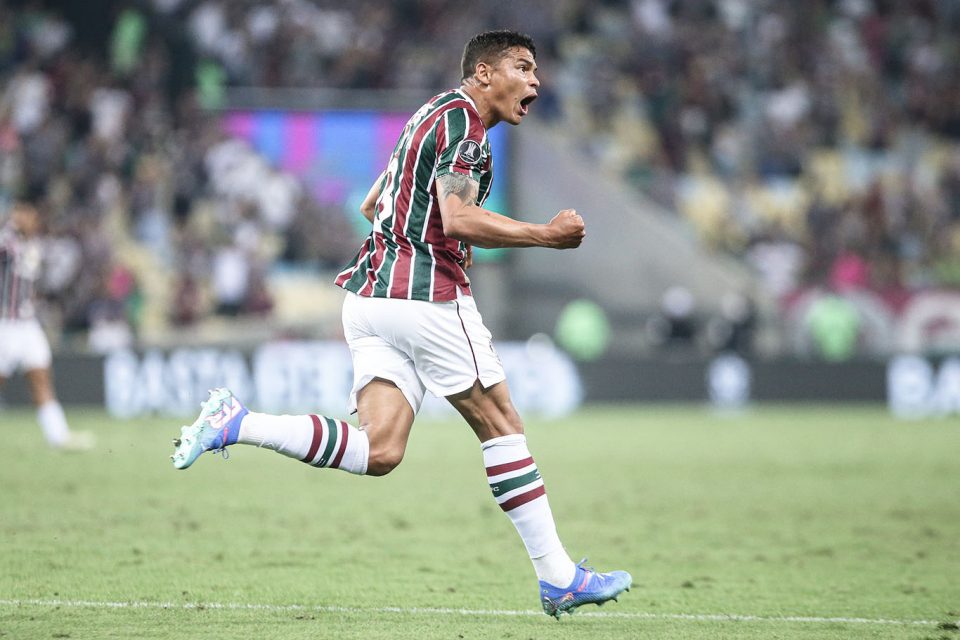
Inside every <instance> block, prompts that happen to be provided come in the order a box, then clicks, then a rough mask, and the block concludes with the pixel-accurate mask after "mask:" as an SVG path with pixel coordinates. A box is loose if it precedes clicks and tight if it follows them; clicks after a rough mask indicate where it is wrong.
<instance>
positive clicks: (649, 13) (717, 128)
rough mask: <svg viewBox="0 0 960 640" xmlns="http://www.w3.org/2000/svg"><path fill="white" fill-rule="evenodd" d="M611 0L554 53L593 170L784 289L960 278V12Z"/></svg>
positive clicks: (950, 7)
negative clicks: (603, 170) (683, 220)
mask: <svg viewBox="0 0 960 640" xmlns="http://www.w3.org/2000/svg"><path fill="white" fill-rule="evenodd" d="M604 4H605V5H606V8H605V9H599V10H596V11H590V12H585V13H584V14H583V18H584V23H585V24H583V25H582V27H581V28H579V29H576V28H575V29H573V30H571V31H570V33H569V35H567V36H566V37H565V38H564V39H563V41H562V42H561V44H560V54H561V58H562V60H563V65H562V68H563V76H564V82H563V83H561V86H563V87H564V96H563V99H562V104H563V106H564V116H565V121H566V122H567V123H579V130H578V132H577V135H578V136H579V137H580V139H581V140H582V141H583V144H584V145H585V146H586V147H587V148H588V149H589V150H590V153H591V154H592V155H593V156H594V157H596V159H597V160H598V161H599V162H602V163H604V164H605V165H606V166H607V167H608V168H609V169H610V170H611V171H613V172H615V173H617V174H619V175H621V176H624V177H625V178H626V179H627V180H629V181H631V182H632V183H634V184H636V185H638V186H639V187H641V188H642V189H644V190H645V191H647V192H648V193H649V194H651V195H652V196H653V197H655V198H657V199H658V200H660V201H661V202H663V203H664V204H667V205H668V206H670V207H672V208H676V209H677V210H678V211H680V212H682V213H683V214H684V215H685V216H686V217H687V218H688V219H689V220H690V222H691V223H692V224H693V225H694V226H695V228H696V229H697V230H698V231H699V233H700V235H701V236H702V237H703V238H704V240H705V241H706V242H707V243H709V244H710V245H712V246H715V247H717V248H720V249H723V250H726V251H730V252H732V253H734V254H736V255H739V256H742V257H743V258H744V259H745V260H747V261H748V262H749V263H750V264H751V265H752V266H753V267H754V268H756V269H757V271H758V272H759V273H760V274H761V275H762V277H763V278H764V281H765V282H766V283H767V285H768V287H769V289H770V291H772V292H773V293H774V294H776V295H779V296H783V295H786V294H788V293H789V292H791V291H792V290H794V289H795V288H796V287H797V286H799V285H802V284H807V283H819V284H823V285H824V286H828V287H830V288H833V289H844V288H864V289H870V290H874V291H878V292H891V293H890V295H896V294H895V293H894V292H895V291H897V290H901V289H903V288H907V289H916V288H922V287H931V286H937V285H956V284H960V55H958V54H960V3H958V2H955V1H952V0H918V1H915V2H898V1H894V0H833V1H825V0H814V1H811V2H783V1H772V0H767V1H761V0H758V1H752V0H716V1H713V2H674V1H669V0H633V1H631V2H613V3H604Z"/></svg>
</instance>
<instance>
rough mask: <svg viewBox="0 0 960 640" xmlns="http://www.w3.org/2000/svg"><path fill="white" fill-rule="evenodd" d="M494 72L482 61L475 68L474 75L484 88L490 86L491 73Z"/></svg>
mask: <svg viewBox="0 0 960 640" xmlns="http://www.w3.org/2000/svg"><path fill="white" fill-rule="evenodd" d="M492 70H493V69H492V68H491V67H490V65H489V64H487V63H486V62H483V61H482V60H481V61H480V62H478V63H477V66H476V67H475V68H474V72H473V75H474V77H475V78H476V79H477V82H479V83H480V84H481V85H483V86H487V85H489V84H490V72H491V71H492Z"/></svg>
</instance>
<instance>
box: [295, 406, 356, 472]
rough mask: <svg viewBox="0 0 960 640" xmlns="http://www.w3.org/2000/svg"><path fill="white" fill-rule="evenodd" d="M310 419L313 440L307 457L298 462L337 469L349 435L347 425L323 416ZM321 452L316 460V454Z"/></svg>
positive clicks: (312, 416) (313, 416)
mask: <svg viewBox="0 0 960 640" xmlns="http://www.w3.org/2000/svg"><path fill="white" fill-rule="evenodd" d="M310 419H311V420H312V421H313V440H312V441H311V443H310V449H309V451H307V455H306V456H304V457H303V458H301V459H300V461H301V462H306V463H307V464H309V465H311V466H314V467H330V468H332V469H338V468H339V467H340V462H341V461H342V460H343V454H344V453H345V452H346V450H347V440H348V439H349V434H350V430H349V428H348V426H347V423H346V422H344V421H342V420H334V419H332V418H327V417H325V416H315V415H311V416H310ZM321 450H322V451H323V453H321V454H320V457H319V458H318V457H317V453H318V452H320V451H321Z"/></svg>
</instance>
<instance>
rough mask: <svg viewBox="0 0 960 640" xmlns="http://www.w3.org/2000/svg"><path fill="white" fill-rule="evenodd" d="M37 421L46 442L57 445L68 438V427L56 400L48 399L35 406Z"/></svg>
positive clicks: (61, 408)
mask: <svg viewBox="0 0 960 640" xmlns="http://www.w3.org/2000/svg"><path fill="white" fill-rule="evenodd" d="M37 422H39V423H40V428H41V429H42V430H43V436H44V437H45V438H46V439H47V442H48V443H49V444H50V445H52V446H54V447H58V446H60V445H62V444H63V443H65V442H66V441H67V440H68V439H69V438H70V427H68V426H67V418H66V416H64V415H63V407H61V406H60V403H59V402H57V401H56V400H48V401H47V402H44V403H43V404H42V405H40V406H39V407H38V408H37Z"/></svg>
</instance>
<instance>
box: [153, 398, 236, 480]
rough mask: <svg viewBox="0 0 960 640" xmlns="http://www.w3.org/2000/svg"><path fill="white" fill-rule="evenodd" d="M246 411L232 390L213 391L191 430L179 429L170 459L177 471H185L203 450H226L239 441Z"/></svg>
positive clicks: (187, 428) (202, 405)
mask: <svg viewBox="0 0 960 640" xmlns="http://www.w3.org/2000/svg"><path fill="white" fill-rule="evenodd" d="M245 415H247V409H246V407H244V406H243V404H241V403H240V401H239V400H238V399H237V398H236V397H235V396H234V395H233V393H232V392H231V391H230V390H229V389H214V390H212V391H211V392H210V397H209V398H207V400H206V401H205V402H203V403H202V404H201V405H200V415H199V416H197V419H196V420H195V421H194V423H193V424H192V425H190V426H189V427H181V428H180V437H179V438H176V439H175V440H174V441H173V446H174V447H176V449H175V450H174V452H173V455H172V456H170V458H171V459H172V460H173V466H174V468H176V469H186V468H187V467H189V466H190V465H192V464H193V463H194V461H196V459H197V458H199V457H200V454H201V453H203V452H204V451H223V450H224V449H225V448H226V447H228V446H230V445H231V444H235V443H236V442H237V436H238V435H239V433H240V422H241V421H242V420H243V417H244V416H245Z"/></svg>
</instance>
